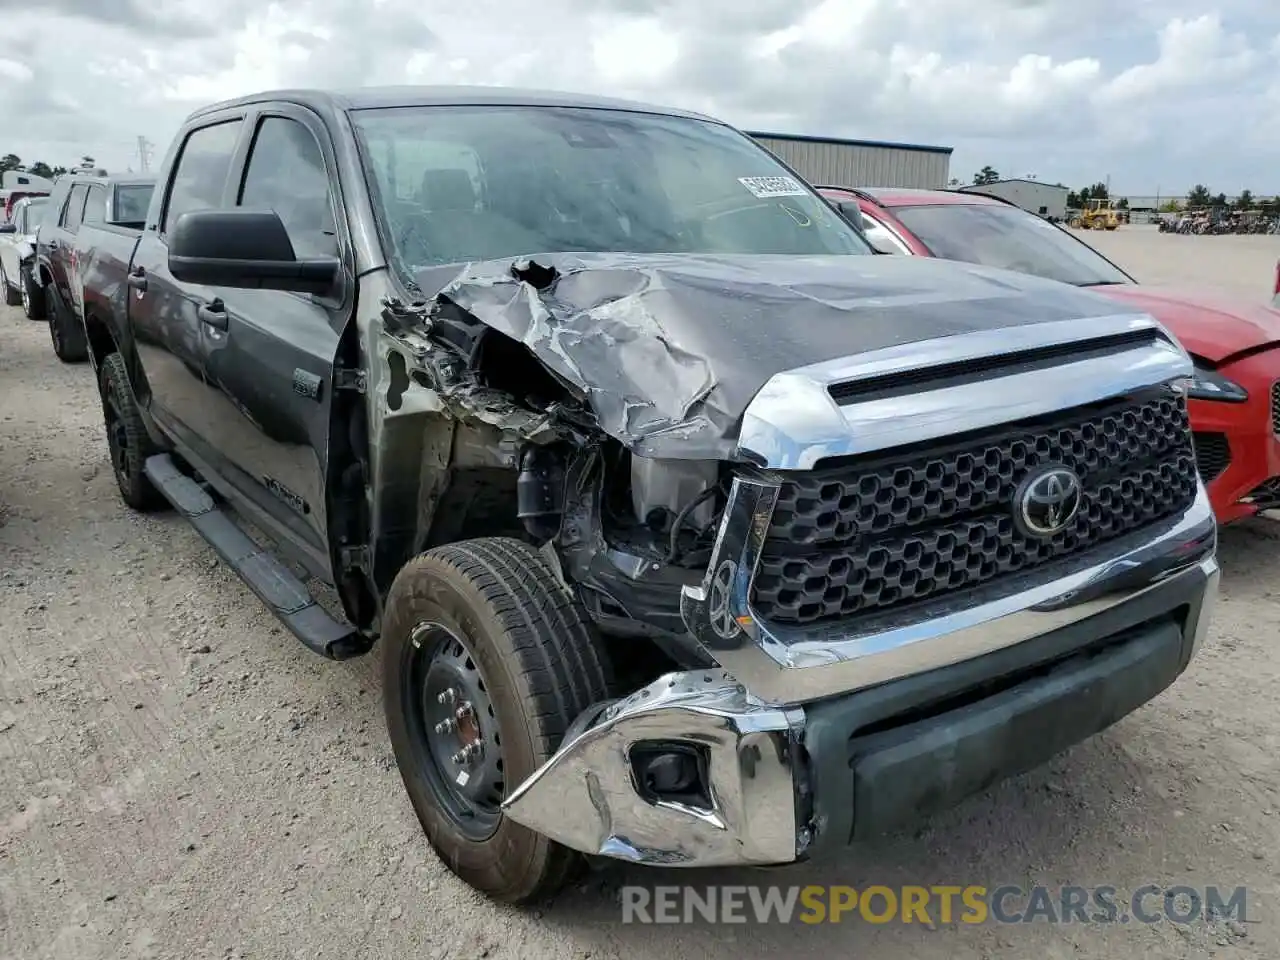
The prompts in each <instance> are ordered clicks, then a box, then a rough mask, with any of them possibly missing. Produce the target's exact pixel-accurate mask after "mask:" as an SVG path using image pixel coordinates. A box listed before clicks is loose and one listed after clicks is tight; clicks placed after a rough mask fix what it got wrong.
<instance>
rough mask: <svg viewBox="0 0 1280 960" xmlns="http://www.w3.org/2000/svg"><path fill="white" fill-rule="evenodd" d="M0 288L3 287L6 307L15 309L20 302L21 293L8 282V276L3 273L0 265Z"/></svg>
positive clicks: (2, 267) (3, 270) (2, 266)
mask: <svg viewBox="0 0 1280 960" xmlns="http://www.w3.org/2000/svg"><path fill="white" fill-rule="evenodd" d="M0 286H3V287H4V305H5V306H6V307H16V306H17V305H18V304H20V303H21V302H22V291H21V290H19V289H18V288H17V287H15V286H14V285H13V284H12V283H10V282H9V274H8V273H6V272H5V269H4V265H3V264H0Z"/></svg>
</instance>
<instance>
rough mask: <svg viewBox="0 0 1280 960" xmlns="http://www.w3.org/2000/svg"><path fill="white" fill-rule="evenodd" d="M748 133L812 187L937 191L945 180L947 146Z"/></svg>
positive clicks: (948, 169) (949, 162)
mask: <svg viewBox="0 0 1280 960" xmlns="http://www.w3.org/2000/svg"><path fill="white" fill-rule="evenodd" d="M748 134H749V135H750V136H751V137H752V138H753V139H755V140H756V142H757V143H759V144H760V145H761V146H763V147H764V148H766V149H767V150H769V151H771V152H772V153H773V154H774V155H775V156H777V157H778V158H779V159H781V160H782V161H783V162H784V163H786V164H788V165H789V166H790V167H792V169H794V170H795V171H796V172H797V173H799V174H800V175H801V176H802V177H804V178H805V179H806V180H808V181H809V182H810V183H811V184H814V185H816V186H830V187H921V188H925V189H940V188H942V187H945V186H946V185H947V178H948V177H949V176H950V170H951V149H952V148H951V147H928V146H923V145H921V144H917V143H885V142H882V141H879V140H838V139H835V138H833V137H803V136H797V135H795V134H789V133H756V132H752V131H748Z"/></svg>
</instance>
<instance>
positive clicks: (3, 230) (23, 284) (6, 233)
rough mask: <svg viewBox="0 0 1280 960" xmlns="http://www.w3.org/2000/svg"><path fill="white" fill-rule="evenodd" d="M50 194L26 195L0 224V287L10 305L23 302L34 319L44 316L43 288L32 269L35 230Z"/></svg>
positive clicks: (37, 227) (28, 314)
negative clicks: (43, 195)
mask: <svg viewBox="0 0 1280 960" xmlns="http://www.w3.org/2000/svg"><path fill="white" fill-rule="evenodd" d="M48 202H49V198H48V197H24V198H23V199H22V200H19V201H18V202H17V203H15V204H14V205H13V219H12V220H10V221H9V222H8V223H5V224H0V290H2V291H3V293H4V302H5V303H6V304H8V305H9V306H11V307H13V306H17V305H18V304H19V303H21V304H22V308H23V310H25V311H26V314H27V316H28V317H30V318H31V319H32V320H39V319H41V318H42V314H43V311H42V310H40V309H39V306H40V303H41V290H40V288H39V287H38V286H37V285H36V282H35V278H34V277H32V275H31V271H32V269H33V265H34V263H35V249H36V230H37V229H39V227H40V220H41V218H42V217H43V216H44V209H45V205H46V204H47V203H48Z"/></svg>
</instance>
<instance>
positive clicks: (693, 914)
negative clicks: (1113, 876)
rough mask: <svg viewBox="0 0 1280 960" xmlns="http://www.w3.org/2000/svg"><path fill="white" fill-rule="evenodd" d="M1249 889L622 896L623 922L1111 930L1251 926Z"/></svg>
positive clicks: (742, 889) (796, 890)
mask: <svg viewBox="0 0 1280 960" xmlns="http://www.w3.org/2000/svg"><path fill="white" fill-rule="evenodd" d="M1246 901H1247V891H1246V890H1245V888H1244V887H1218V886H1209V887H1203V888H1197V887H1189V886H1181V885H1179V886H1168V887H1166V886H1162V885H1159V884H1154V883H1153V884H1147V885H1146V886H1142V887H1138V888H1137V889H1135V890H1133V891H1132V892H1130V893H1123V892H1121V891H1120V890H1118V889H1117V888H1116V887H1111V886H1096V887H1081V886H1061V887H1048V886H1035V887H1030V888H1023V887H1018V886H1014V885H1003V886H997V887H990V888H988V887H985V886H979V885H976V884H970V885H968V886H930V887H923V886H903V887H888V886H868V887H863V888H861V889H859V888H856V887H846V886H817V885H812V886H805V887H795V886H793V887H778V886H764V887H762V886H713V887H680V886H659V887H640V886H626V887H623V888H622V922H623V923H661V924H671V923H696V922H702V923H708V922H710V923H795V922H800V923H806V924H821V923H842V922H858V923H871V924H886V923H925V924H937V923H942V924H948V923H966V924H982V923H997V924H1024V923H1049V924H1066V923H1080V924H1107V923H1139V924H1151V923H1162V922H1164V923H1175V924H1193V923H1198V922H1203V921H1206V920H1222V919H1231V920H1238V921H1240V922H1242V923H1243V922H1244V921H1246V920H1247V919H1248V918H1247V916H1246V912H1247V910H1246Z"/></svg>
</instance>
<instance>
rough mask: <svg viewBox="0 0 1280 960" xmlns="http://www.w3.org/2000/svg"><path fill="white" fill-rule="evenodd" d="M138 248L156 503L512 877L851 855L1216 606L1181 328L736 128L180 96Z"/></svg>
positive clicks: (434, 817)
mask: <svg viewBox="0 0 1280 960" xmlns="http://www.w3.org/2000/svg"><path fill="white" fill-rule="evenodd" d="M110 235H111V240H110V242H111V243H114V244H117V245H119V246H120V249H117V250H114V251H113V252H111V253H110V255H109V256H99V257H94V255H93V254H94V251H93V250H88V251H85V254H84V256H83V257H82V259H86V260H87V261H88V262H90V263H91V264H97V265H98V266H97V267H93V268H91V269H89V270H88V271H87V272H86V273H85V274H84V280H83V283H84V291H83V294H82V300H83V303H84V304H85V316H84V321H85V335H86V341H87V343H88V345H89V348H90V359H91V361H92V363H93V365H94V368H95V370H96V371H97V376H98V378H99V383H100V388H101V395H102V398H103V411H104V420H105V424H106V430H107V441H108V448H109V450H110V452H111V458H112V465H113V468H114V470H115V475H116V479H117V481H118V483H119V487H120V491H121V493H122V495H123V497H124V498H125V500H126V501H127V502H128V503H129V504H131V505H132V506H134V507H136V508H138V509H152V508H154V507H156V506H157V505H164V504H166V503H167V504H170V505H172V506H173V507H175V508H176V509H177V510H178V511H180V512H181V513H182V514H183V515H184V516H185V517H186V518H187V519H188V520H189V521H190V522H191V523H192V525H193V526H194V527H195V529H196V530H198V531H199V532H200V533H201V535H202V536H204V537H205V538H206V539H207V541H208V542H209V543H210V544H211V545H212V546H213V548H214V549H215V550H216V551H217V552H218V553H219V555H220V556H221V557H222V558H223V559H224V560H225V561H226V562H227V563H228V564H229V565H230V566H231V567H232V568H233V569H235V570H236V572H237V573H238V574H239V575H240V576H241V577H242V578H243V580H244V582H245V583H246V584H247V585H248V587H250V588H251V589H252V590H253V591H254V593H256V594H257V596H258V597H259V598H260V599H261V600H262V601H263V602H264V603H265V604H266V605H267V606H268V607H269V608H270V609H271V610H272V611H273V613H275V615H276V616H278V617H279V618H280V620H281V622H283V623H284V624H285V625H286V626H287V627H288V628H289V629H290V630H291V631H292V633H293V634H294V635H295V636H296V637H297V638H298V639H299V640H300V641H301V642H302V643H303V644H305V645H306V646H307V647H308V648H309V649H311V650H314V651H316V652H317V653H320V654H322V655H324V656H328V657H332V658H345V657H352V656H358V655H361V654H364V653H367V652H368V651H370V650H372V649H374V648H375V643H376V647H377V648H378V649H379V650H380V653H381V658H382V675H383V695H384V698H385V709H386V718H387V724H388V729H389V732H390V738H391V742H392V745H393V748H394V751H395V756H396V759H397V762H398V764H399V767H400V771H401V773H402V776H403V780H404V784H405V786H406V788H407V791H408V794H409V798H410V800H411V801H412V803H413V806H414V809H415V810H416V812H417V815H418V817H419V819H420V820H421V822H422V825H423V827H424V829H425V831H426V834H427V836H428V838H429V840H430V842H431V843H432V845H433V846H434V847H435V849H436V850H437V851H438V852H439V854H440V856H441V858H442V860H443V861H444V863H445V864H447V866H448V867H449V868H450V869H451V870H453V871H455V872H456V873H457V874H458V875H459V876H461V877H463V878H464V879H465V880H466V881H467V882H468V883H471V884H472V885H474V886H475V887H477V888H479V889H481V890H483V891H485V892H486V893H488V894H489V895H491V896H494V897H496V898H500V899H505V900H509V901H527V900H529V899H531V898H534V897H538V896H542V895H545V894H547V893H549V892H551V891H553V890H555V889H556V888H557V887H558V886H559V885H560V884H562V883H563V882H564V881H565V879H566V877H568V876H569V873H570V869H571V868H572V867H573V866H574V864H575V863H577V862H579V861H580V857H579V855H580V854H587V855H593V856H605V857H615V858H620V859H622V860H627V861H633V862H637V863H646V864H663V865H668V866H685V867H697V866H711V865H727V864H782V863H790V862H793V861H796V860H802V859H805V858H809V857H815V856H819V855H822V854H831V853H834V852H839V851H841V850H843V849H845V848H846V847H847V846H848V845H849V844H850V843H851V842H853V841H856V840H858V839H860V838H863V837H866V836H869V835H872V834H874V833H877V832H880V831H883V830H887V829H892V828H895V827H897V826H900V825H902V824H904V823H906V822H909V821H910V820H912V819H914V818H917V817H920V816H922V815H925V814H927V813H929V812H931V811H933V810H937V809H939V808H941V807H944V806H946V805H947V804H950V803H953V802H954V801H956V800H958V799H959V798H961V797H964V796H966V795H968V794H971V793H973V792H975V791H980V790H982V789H984V788H986V787H988V786H989V785H990V784H992V783H994V782H995V781H996V780H997V779H999V778H1001V777H1004V776H1007V775H1009V774H1012V773H1016V772H1018V771H1021V770H1025V769H1028V768H1029V767H1032V766H1034V765H1036V764H1038V763H1040V762H1042V761H1044V760H1045V759H1047V758H1048V757H1050V756H1052V755H1053V754H1054V753H1056V752H1057V751H1059V750H1061V749H1063V748H1065V747H1067V746H1068V745H1070V744H1072V743H1074V742H1077V741H1079V740H1081V739H1083V738H1085V737H1088V736H1090V735H1092V734H1094V733H1096V732H1097V731H1099V730H1102V729H1103V728H1105V727H1107V726H1108V725H1109V724H1111V723H1113V722H1114V721H1116V720H1118V719H1119V718H1120V717H1123V716H1124V715H1126V714H1127V713H1129V712H1131V711H1132V710H1134V709H1135V708H1137V707H1138V706H1140V705H1141V704H1143V703H1145V702H1146V701H1148V700H1150V699H1151V698H1152V697H1154V696H1156V695H1157V694H1158V693H1159V692H1160V691H1162V690H1163V689H1165V687H1166V686H1168V685H1169V684H1170V683H1171V682H1173V680H1174V679H1175V678H1176V677H1177V676H1178V675H1179V674H1180V673H1181V672H1182V671H1183V670H1184V669H1185V668H1186V666H1187V664H1188V662H1189V661H1190V660H1191V658H1192V656H1193V655H1194V654H1195V652H1196V650H1197V648H1198V647H1199V646H1200V644H1201V642H1202V640H1203V638H1204V635H1205V632H1206V624H1207V622H1208V616H1209V608H1210V600H1211V598H1212V596H1213V594H1214V592H1215V590H1216V585H1217V580H1218V567H1217V563H1216V560H1215V546H1216V525H1215V523H1214V517H1213V513H1212V511H1211V509H1210V507H1209V504H1208V502H1207V499H1206V496H1205V492H1204V488H1203V486H1202V485H1201V483H1200V481H1199V478H1198V476H1197V473H1196V464H1195V456H1194V453H1193V450H1192V446H1191V437H1190V434H1189V432H1188V426H1187V410H1186V400H1185V389H1186V378H1187V377H1188V376H1189V375H1190V373H1191V370H1192V368H1191V364H1190V362H1189V360H1188V357H1187V356H1186V354H1185V353H1184V352H1183V350H1182V349H1181V348H1180V347H1179V346H1178V345H1177V344H1176V343H1175V342H1174V341H1173V340H1172V339H1171V338H1170V337H1169V336H1168V334H1167V333H1166V332H1165V330H1164V329H1162V328H1161V327H1160V325H1159V324H1158V323H1156V322H1155V321H1154V320H1152V319H1151V318H1150V317H1148V316H1145V315H1142V314H1136V313H1124V312H1120V308H1119V307H1117V305H1116V304H1115V303H1113V302H1111V301H1108V300H1105V299H1103V298H1101V297H1098V296H1096V295H1094V294H1092V293H1089V292H1086V291H1081V290H1077V289H1074V288H1071V287H1068V286H1065V285H1060V284H1057V283H1053V282H1051V281H1047V280H1040V279H1036V278H1032V277H1028V276H1021V275H1017V274H1012V273H1004V272H1000V271H996V270H991V269H985V268H981V267H976V266H971V265H967V264H958V263H949V262H944V261H936V260H925V259H908V258H896V257H880V256H873V255H871V254H872V251H871V249H870V247H869V246H868V245H867V243H866V242H865V240H864V239H863V238H862V236H861V235H860V234H859V232H858V231H857V230H856V229H854V228H853V227H852V226H851V225H850V224H848V223H846V222H845V221H844V220H843V219H842V218H841V216H840V215H839V214H838V213H837V212H836V211H835V210H834V209H833V208H832V207H831V206H829V205H828V204H827V203H826V202H825V201H824V200H823V199H822V198H821V197H819V196H818V195H816V194H815V193H814V192H813V190H812V189H811V188H809V187H808V186H807V185H805V184H804V183H803V182H801V181H800V180H799V178H797V177H796V176H795V175H794V173H793V172H792V171H791V170H789V169H788V168H787V167H785V166H784V165H782V164H781V163H780V162H779V161H778V160H777V159H775V158H774V157H773V156H772V155H770V154H769V153H768V152H766V151H765V150H763V149H761V148H760V147H759V146H758V145H756V144H755V143H754V142H753V141H752V140H750V139H749V138H748V137H747V136H745V135H744V134H742V133H740V132H738V131H737V130H734V129H732V128H731V127H729V126H726V125H724V124H722V123H720V122H717V121H715V120H713V119H710V118H707V117H703V116H698V115H694V114H690V113H684V112H680V111H674V110H665V109H660V108H655V107H649V106H643V105H638V104H633V103H628V102H617V101H608V100H600V99H593V98H579V97H572V96H567V95H562V94H541V93H532V92H527V91H512V90H500V89H457V88H446V89H408V90H406V89H396V90H385V91H384V90H375V89H368V90H361V91H358V92H355V93H351V94H346V95H343V94H336V93H324V92H315V91H301V92H299V91H294V92H277V93H264V94H261V95H258V96H251V97H245V98H242V99H239V100H234V101H230V102H226V103H220V104H217V105H215V106H211V107H208V108H207V109H204V110H201V111H199V112H197V113H196V114H194V115H192V116H191V117H190V118H189V119H188V120H187V121H186V123H185V124H184V126H183V127H182V129H181V130H180V132H179V135H178V137H177V139H176V140H175V141H174V143H173V145H172V147H171V148H170V150H169V154H168V157H167V159H166V160H165V163H164V166H163V167H162V169H161V172H160V174H159V180H158V184H157V188H156V190H155V194H154V197H153V199H152V203H151V208H150V211H149V212H148V214H147V218H146V223H145V225H144V226H143V229H142V231H141V234H140V236H139V237H136V238H135V237H130V236H127V235H126V234H125V233H124V232H122V231H113V232H111V234H110ZM103 236H106V233H104V234H103ZM105 242H107V241H105V240H104V243H105ZM245 524H248V525H250V526H252V527H254V528H256V529H257V530H258V531H259V532H260V533H261V534H262V535H263V536H262V537H260V538H258V539H257V540H254V539H250V538H249V537H248V536H247V535H246V533H245V531H244V525H245ZM140 529H141V528H140ZM264 540H265V541H269V542H270V543H271V544H272V546H271V547H270V548H266V547H263V546H261V545H260V543H261V542H262V541H264ZM307 578H312V579H314V580H317V581H321V582H324V583H327V584H331V585H332V586H333V587H334V588H335V589H336V592H337V596H338V597H339V598H340V601H341V608H342V609H341V611H340V612H338V611H333V610H328V609H326V608H325V607H322V606H321V605H319V604H318V603H317V602H316V601H315V600H314V599H313V597H312V596H311V594H310V593H309V591H308V589H307V587H306V585H305V583H304V580H305V579H307Z"/></svg>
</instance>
